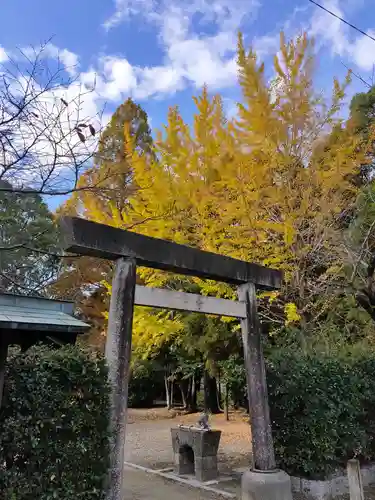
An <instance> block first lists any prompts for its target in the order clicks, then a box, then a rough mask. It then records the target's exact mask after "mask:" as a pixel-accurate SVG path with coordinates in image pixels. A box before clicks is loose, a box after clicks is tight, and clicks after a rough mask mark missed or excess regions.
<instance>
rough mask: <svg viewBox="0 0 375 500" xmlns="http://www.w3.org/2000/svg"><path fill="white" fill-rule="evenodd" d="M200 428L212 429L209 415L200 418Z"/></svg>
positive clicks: (203, 414)
mask: <svg viewBox="0 0 375 500" xmlns="http://www.w3.org/2000/svg"><path fill="white" fill-rule="evenodd" d="M198 427H201V428H202V429H206V430H209V429H210V426H209V425H208V414H207V413H202V415H201V416H200V417H199V420H198Z"/></svg>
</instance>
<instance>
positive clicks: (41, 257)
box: [0, 181, 60, 295]
mask: <svg viewBox="0 0 375 500" xmlns="http://www.w3.org/2000/svg"><path fill="white" fill-rule="evenodd" d="M0 187H4V188H11V185H10V183H9V182H7V181H0ZM59 260H60V259H59V256H58V235H57V230H56V226H55V224H54V220H53V216H52V214H51V212H50V211H49V210H48V207H47V205H46V204H45V203H44V202H43V200H42V198H41V196H40V195H39V194H33V193H29V194H25V193H17V192H13V193H12V192H6V191H1V189H0V291H1V292H13V293H20V294H23V295H25V294H27V295H43V294H44V293H45V291H46V287H47V285H48V284H49V283H50V282H51V280H53V279H54V278H55V277H56V273H57V270H58V266H59Z"/></svg>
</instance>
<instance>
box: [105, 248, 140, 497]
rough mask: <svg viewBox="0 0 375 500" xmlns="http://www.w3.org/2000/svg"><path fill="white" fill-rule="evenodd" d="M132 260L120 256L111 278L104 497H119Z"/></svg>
mask: <svg viewBox="0 0 375 500" xmlns="http://www.w3.org/2000/svg"><path fill="white" fill-rule="evenodd" d="M135 282H136V262H135V260H134V259H125V258H120V259H118V261H117V263H116V269H115V274H114V277H113V281H112V295H111V303H110V308H109V318H108V332H107V341H106V347H105V356H106V359H107V363H108V369H109V374H108V375H109V382H110V384H111V388H112V397H111V432H112V442H111V464H110V474H109V489H108V493H107V497H106V498H107V500H123V497H124V493H123V469H124V460H125V458H124V450H125V428H126V416H127V406H128V381H129V373H130V370H129V369H130V360H131V340H132V325H133V309H134V293H135Z"/></svg>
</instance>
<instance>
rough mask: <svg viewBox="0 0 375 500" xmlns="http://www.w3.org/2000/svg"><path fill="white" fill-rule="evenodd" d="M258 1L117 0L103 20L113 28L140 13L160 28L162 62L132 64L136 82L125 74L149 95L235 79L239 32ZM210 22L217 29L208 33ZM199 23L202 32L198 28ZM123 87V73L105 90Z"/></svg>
mask: <svg viewBox="0 0 375 500" xmlns="http://www.w3.org/2000/svg"><path fill="white" fill-rule="evenodd" d="M259 6H260V3H259V0H192V2H190V3H187V4H186V2H184V1H182V0H172V2H171V1H170V0H158V1H157V0H115V13H114V14H113V16H112V17H111V18H110V19H109V20H108V21H106V23H105V25H104V26H105V28H106V29H110V28H112V27H114V26H116V25H117V24H119V23H120V22H122V21H124V20H127V19H129V18H131V17H132V16H135V15H136V16H141V17H143V18H144V20H145V22H148V23H152V25H153V26H155V27H156V28H157V29H158V31H159V37H158V38H159V43H160V45H161V46H162V49H163V51H164V61H163V64H162V65H158V66H156V67H154V68H147V67H146V68H139V67H135V68H133V70H134V73H135V74H136V78H137V82H135V81H134V79H132V78H130V77H129V75H127V81H129V82H130V84H132V85H134V88H133V93H132V95H134V96H135V97H138V98H146V97H148V96H152V95H159V94H160V93H173V92H175V91H177V90H180V89H181V88H183V87H184V86H186V85H189V84H190V85H193V86H195V87H201V86H202V85H203V84H207V85H209V86H211V87H212V88H220V87H226V86H229V85H232V84H233V83H234V82H235V78H236V72H237V66H236V62H235V57H234V54H235V51H236V42H237V40H236V32H237V30H238V29H240V27H241V25H242V23H243V21H244V20H245V19H248V18H250V17H252V16H255V15H256V13H257V10H258V8H259ZM197 14H199V17H197V16H196V15H197ZM197 19H199V22H198V24H197ZM138 20H139V19H138ZM207 23H210V31H212V30H214V33H213V34H210V35H207V34H205V33H204V28H205V25H206V24H207ZM201 28H202V30H203V34H202V33H198V31H199V30H200V29H201ZM124 61H125V60H124ZM121 87H122V85H121V82H120V78H116V77H114V78H112V83H111V85H110V88H108V84H107V87H106V89H105V93H106V95H107V96H108V97H109V96H115V95H118V94H119V93H121V90H119V91H118V92H116V88H118V89H121ZM128 90H129V91H130V90H131V85H130V86H129V88H128Z"/></svg>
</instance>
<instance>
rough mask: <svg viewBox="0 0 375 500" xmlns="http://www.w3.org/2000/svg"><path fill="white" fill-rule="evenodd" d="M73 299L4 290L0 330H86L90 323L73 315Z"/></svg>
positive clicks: (0, 308) (75, 331)
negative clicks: (57, 298) (59, 298)
mask: <svg viewBox="0 0 375 500" xmlns="http://www.w3.org/2000/svg"><path fill="white" fill-rule="evenodd" d="M73 308H74V305H73V303H72V302H65V301H59V300H50V299H44V298H40V297H24V296H21V295H12V294H7V293H5V294H0V330H37V331H45V332H61V333H64V332H66V333H83V332H85V331H86V330H87V329H88V328H89V327H90V325H88V324H87V323H84V322H83V321H80V320H79V319H77V318H75V317H74V316H73Z"/></svg>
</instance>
